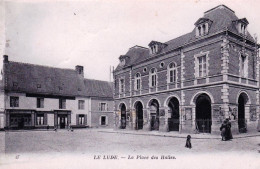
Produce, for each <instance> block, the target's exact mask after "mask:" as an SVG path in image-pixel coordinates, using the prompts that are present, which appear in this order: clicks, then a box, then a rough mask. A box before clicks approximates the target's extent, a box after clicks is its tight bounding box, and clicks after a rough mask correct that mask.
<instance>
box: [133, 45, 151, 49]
mask: <svg viewBox="0 0 260 169" xmlns="http://www.w3.org/2000/svg"><path fill="white" fill-rule="evenodd" d="M133 48H143V49H146V50H148V49H149V48H147V47H143V46H139V45H135V46H133V47H131V48H129V50H130V49H133Z"/></svg>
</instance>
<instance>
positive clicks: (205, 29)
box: [195, 18, 212, 37]
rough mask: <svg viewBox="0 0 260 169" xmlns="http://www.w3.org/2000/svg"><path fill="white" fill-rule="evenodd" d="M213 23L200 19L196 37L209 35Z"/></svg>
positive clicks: (196, 24) (197, 24) (197, 23)
mask: <svg viewBox="0 0 260 169" xmlns="http://www.w3.org/2000/svg"><path fill="white" fill-rule="evenodd" d="M211 24H212V21H211V20H210V19H208V18H200V19H199V20H198V21H197V22H196V23H195V26H196V37H200V36H204V35H207V34H208V33H209V27H210V25H211Z"/></svg>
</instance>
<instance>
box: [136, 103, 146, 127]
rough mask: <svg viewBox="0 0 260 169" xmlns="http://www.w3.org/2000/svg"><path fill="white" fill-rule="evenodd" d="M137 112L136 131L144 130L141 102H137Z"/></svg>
mask: <svg viewBox="0 0 260 169" xmlns="http://www.w3.org/2000/svg"><path fill="white" fill-rule="evenodd" d="M135 110H136V121H137V123H136V129H137V130H140V129H143V125H144V116H143V105H142V103H141V102H137V103H136V106H135Z"/></svg>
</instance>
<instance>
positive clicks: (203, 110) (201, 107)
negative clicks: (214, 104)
mask: <svg viewBox="0 0 260 169" xmlns="http://www.w3.org/2000/svg"><path fill="white" fill-rule="evenodd" d="M211 124H212V122H211V100H210V98H209V96H208V95H207V94H201V95H199V96H198V97H197V99H196V129H197V130H198V131H199V132H203V133H211Z"/></svg>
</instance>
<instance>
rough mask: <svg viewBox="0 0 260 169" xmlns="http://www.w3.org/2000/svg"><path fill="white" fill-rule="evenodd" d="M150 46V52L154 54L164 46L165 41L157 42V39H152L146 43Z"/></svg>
mask: <svg viewBox="0 0 260 169" xmlns="http://www.w3.org/2000/svg"><path fill="white" fill-rule="evenodd" d="M148 46H149V47H150V54H152V55H153V54H156V53H159V52H160V51H161V50H162V49H163V48H164V47H166V46H167V44H165V43H161V42H157V41H152V42H150V43H149V45H148Z"/></svg>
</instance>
